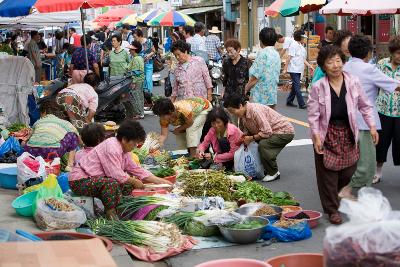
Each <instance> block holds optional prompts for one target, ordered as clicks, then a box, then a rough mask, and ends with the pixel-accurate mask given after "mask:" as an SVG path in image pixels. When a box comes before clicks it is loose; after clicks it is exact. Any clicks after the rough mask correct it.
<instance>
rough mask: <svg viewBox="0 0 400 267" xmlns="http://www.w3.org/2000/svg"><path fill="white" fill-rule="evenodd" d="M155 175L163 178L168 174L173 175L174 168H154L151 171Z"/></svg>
mask: <svg viewBox="0 0 400 267" xmlns="http://www.w3.org/2000/svg"><path fill="white" fill-rule="evenodd" d="M151 172H152V173H153V174H154V175H155V176H157V177H160V178H164V177H168V176H172V175H175V170H173V169H172V168H166V167H160V168H158V169H156V170H153V171H151Z"/></svg>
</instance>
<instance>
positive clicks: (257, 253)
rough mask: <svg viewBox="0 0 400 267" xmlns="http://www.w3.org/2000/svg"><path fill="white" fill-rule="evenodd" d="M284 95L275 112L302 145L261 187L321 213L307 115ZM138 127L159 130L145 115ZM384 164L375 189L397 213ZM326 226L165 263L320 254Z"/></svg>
mask: <svg viewBox="0 0 400 267" xmlns="http://www.w3.org/2000/svg"><path fill="white" fill-rule="evenodd" d="M154 93H155V94H163V87H156V88H155V89H154ZM286 95H287V93H282V92H279V94H278V106H277V110H278V112H280V113H281V114H283V115H285V116H287V117H289V118H292V119H295V120H297V121H298V123H294V126H295V130H296V135H295V138H294V139H295V140H300V141H298V142H297V143H299V144H302V143H305V145H295V146H290V147H286V148H285V149H284V150H283V151H282V153H281V154H280V155H279V157H278V164H279V169H280V172H281V179H280V180H278V181H274V182H271V183H262V184H264V186H267V187H269V188H271V189H272V190H274V191H288V192H290V193H291V194H293V195H294V196H295V197H296V199H297V200H299V201H300V203H301V206H302V207H303V209H311V210H318V211H322V207H321V204H320V200H319V195H318V190H317V184H316V178H315V168H314V158H313V148H312V146H311V145H310V144H309V143H310V142H309V140H303V139H309V129H308V128H307V126H306V124H305V123H306V122H307V112H306V111H305V110H300V109H298V108H289V107H286V105H285V103H286V102H285V97H286ZM302 122H303V123H302ZM304 122H305V123H304ZM142 124H143V126H144V127H145V129H146V131H147V132H150V131H157V132H159V130H160V126H159V123H158V118H157V117H155V116H152V115H146V117H145V119H144V120H142ZM307 141H308V142H307ZM307 143H308V144H307ZM165 148H166V149H168V150H174V149H176V147H175V141H174V136H173V135H172V134H171V135H170V136H169V137H168V140H167V142H166V147H165ZM388 160H389V162H388V163H387V164H386V165H385V167H384V171H383V181H382V182H381V183H380V184H378V185H377V186H376V187H377V188H378V189H380V190H382V192H383V193H384V195H385V196H386V197H387V198H388V199H389V201H390V203H391V204H392V206H393V208H394V209H400V194H399V193H398V192H400V180H399V169H398V168H397V169H396V168H395V167H394V166H393V162H392V159H391V154H390V155H389V157H388ZM328 226H330V225H329V222H328V221H327V218H326V217H324V218H323V219H322V220H321V224H320V225H319V226H318V227H317V228H315V229H313V236H312V238H311V239H309V240H305V241H300V242H294V243H274V244H270V245H268V244H266V243H257V244H252V245H242V246H232V247H226V248H216V249H203V250H192V251H189V252H185V253H183V254H181V255H178V256H175V257H172V258H170V259H168V260H167V264H168V265H169V266H174V267H188V266H194V265H196V264H199V263H202V262H205V261H209V260H213V259H222V258H238V257H244V258H253V259H259V260H265V259H268V258H271V257H274V256H278V255H281V254H286V253H298V252H317V253H320V252H322V250H323V247H322V245H323V238H324V235H325V229H326V227H328Z"/></svg>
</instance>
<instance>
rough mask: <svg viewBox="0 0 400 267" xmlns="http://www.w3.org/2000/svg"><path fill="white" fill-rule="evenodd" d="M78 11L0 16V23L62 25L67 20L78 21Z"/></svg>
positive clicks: (79, 17) (79, 16)
mask: <svg viewBox="0 0 400 267" xmlns="http://www.w3.org/2000/svg"><path fill="white" fill-rule="evenodd" d="M80 20H81V15H80V12H79V11H68V12H56V13H38V12H36V13H33V14H30V15H28V16H22V17H16V18H4V17H0V24H8V25H15V24H23V25H30V26H32V25H35V26H64V25H65V24H66V23H68V22H75V21H80Z"/></svg>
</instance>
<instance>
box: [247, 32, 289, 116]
mask: <svg viewBox="0 0 400 267" xmlns="http://www.w3.org/2000/svg"><path fill="white" fill-rule="evenodd" d="M259 36H260V42H261V48H262V50H261V51H260V52H258V54H257V57H256V60H255V61H254V63H253V65H252V66H251V68H250V79H249V82H248V83H247V85H246V88H245V93H247V92H250V95H251V97H252V102H255V103H260V104H263V105H267V106H269V107H270V108H274V107H275V105H276V103H277V90H278V82H279V74H280V71H281V58H280V56H279V53H278V51H276V50H275V43H276V40H277V38H278V36H277V34H276V32H275V30H274V29H273V28H264V29H262V30H261V31H260V34H259Z"/></svg>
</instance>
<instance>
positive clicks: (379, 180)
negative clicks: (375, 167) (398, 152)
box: [372, 175, 382, 184]
mask: <svg viewBox="0 0 400 267" xmlns="http://www.w3.org/2000/svg"><path fill="white" fill-rule="evenodd" d="M381 179H382V177H379V176H377V175H375V176H374V179H372V184H378V183H380V182H381Z"/></svg>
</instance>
